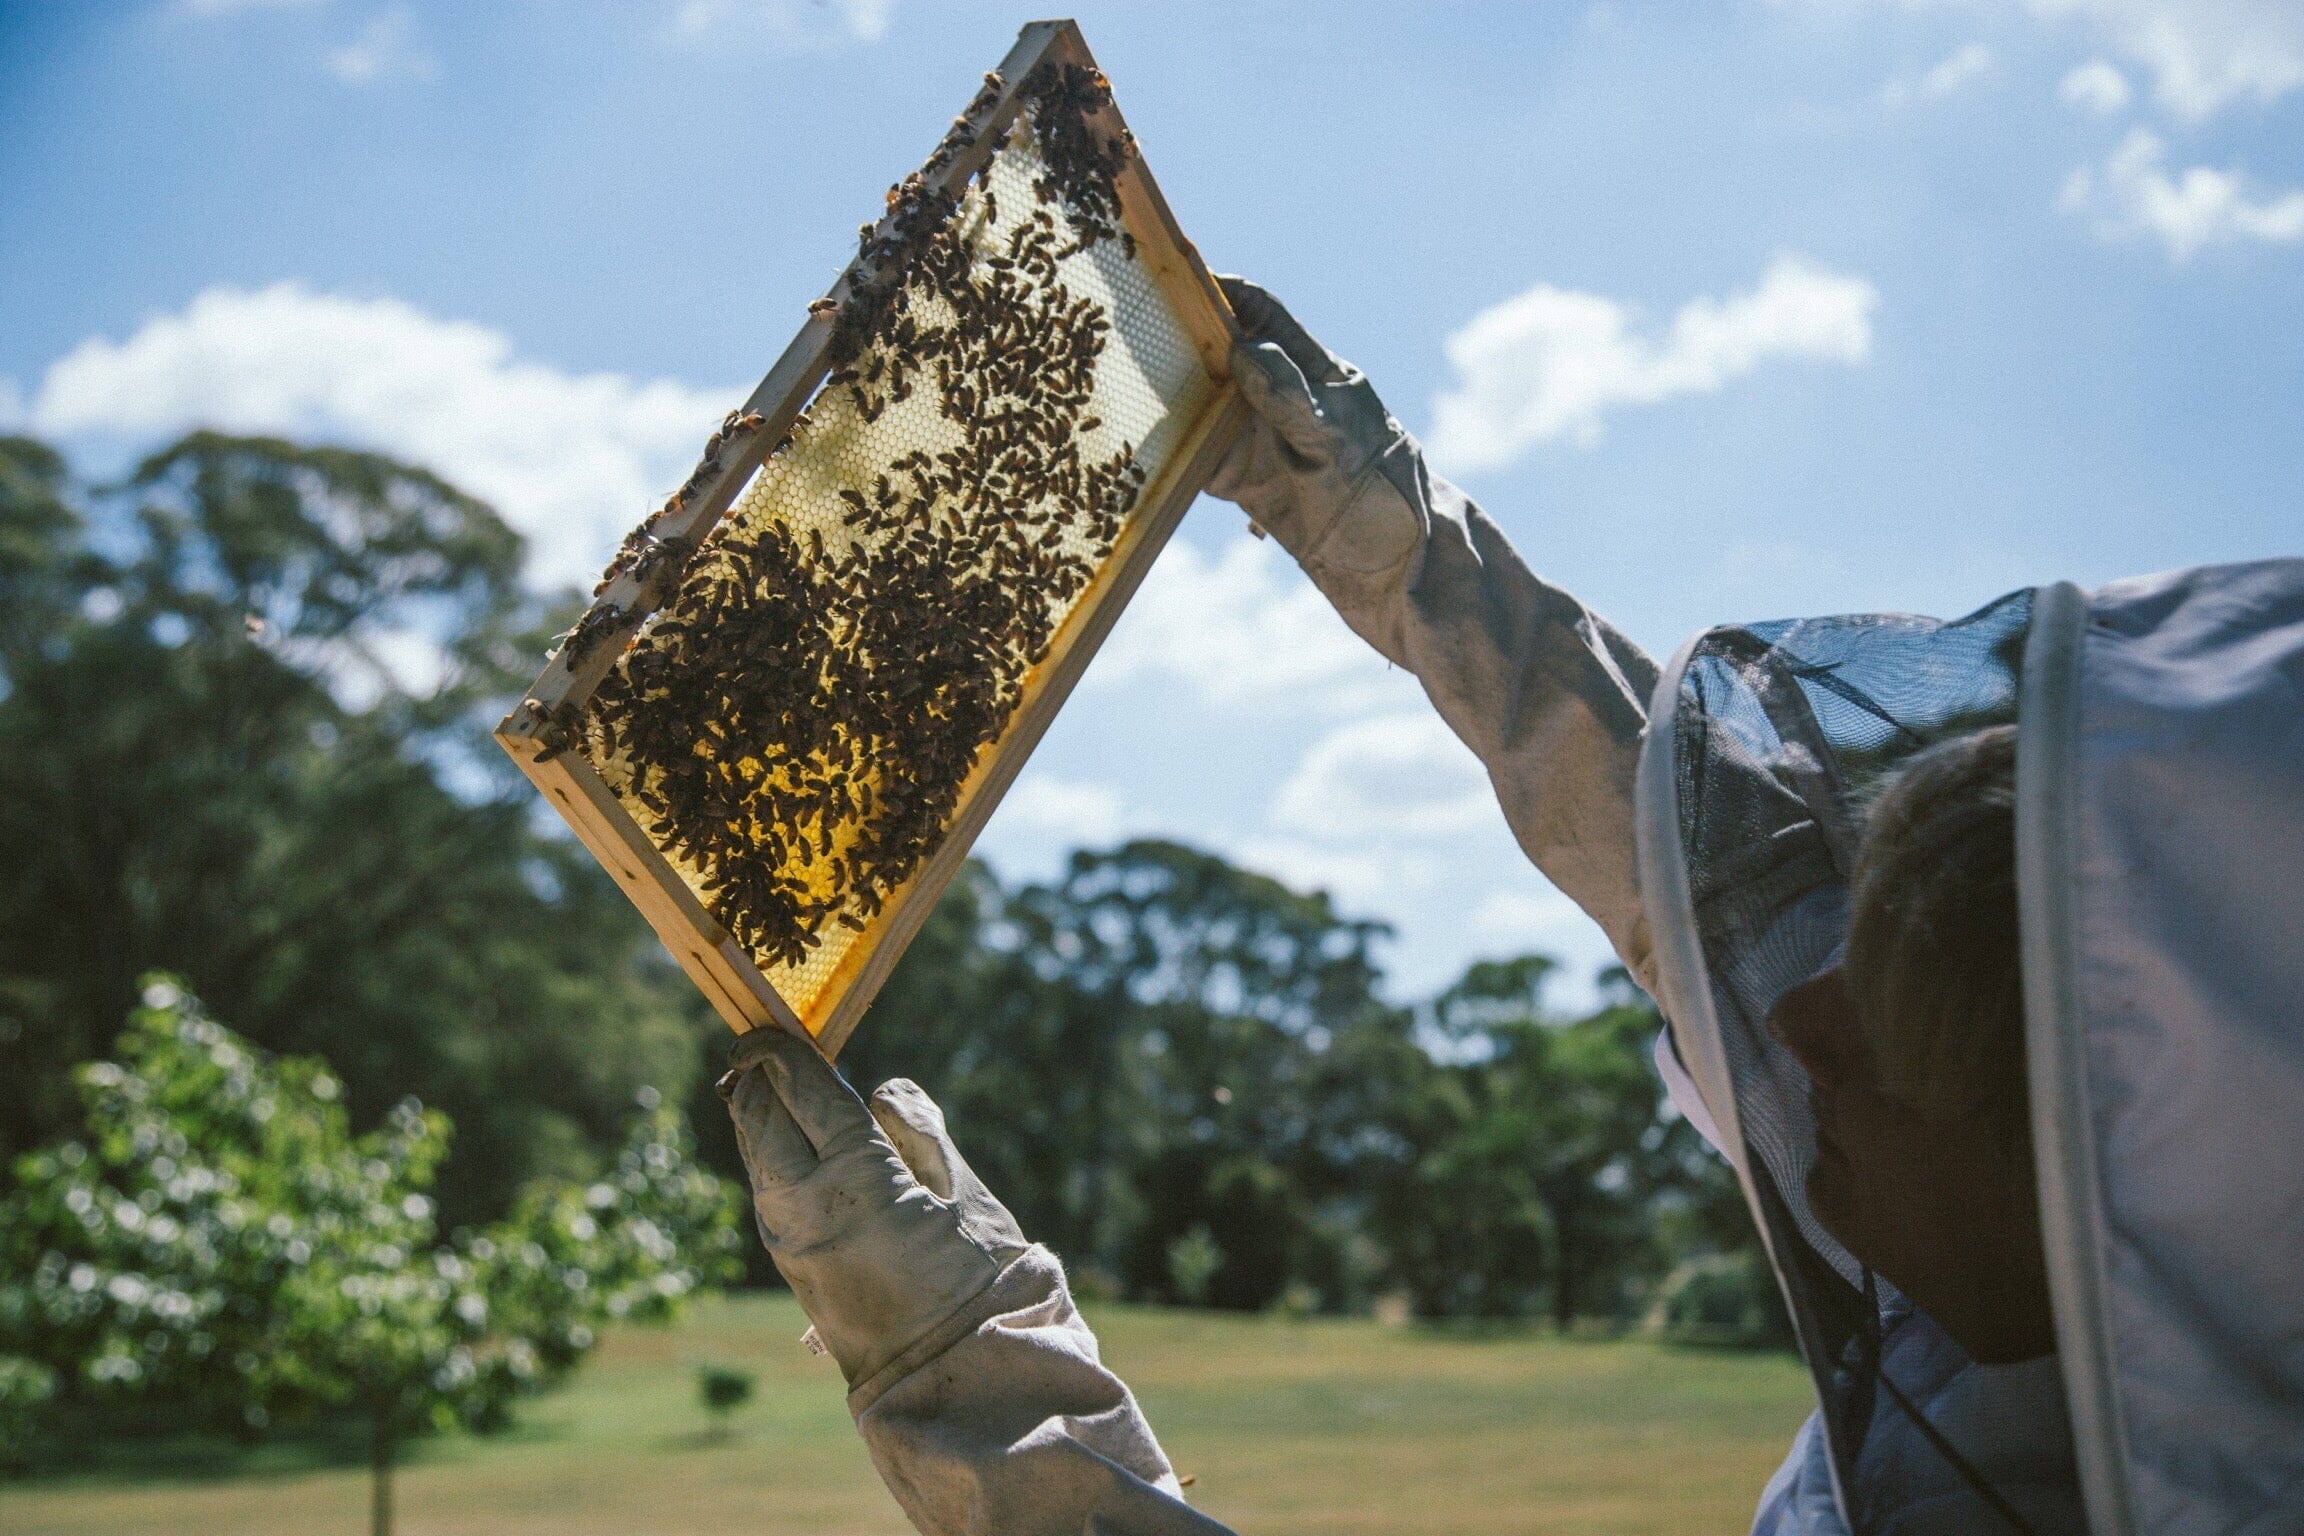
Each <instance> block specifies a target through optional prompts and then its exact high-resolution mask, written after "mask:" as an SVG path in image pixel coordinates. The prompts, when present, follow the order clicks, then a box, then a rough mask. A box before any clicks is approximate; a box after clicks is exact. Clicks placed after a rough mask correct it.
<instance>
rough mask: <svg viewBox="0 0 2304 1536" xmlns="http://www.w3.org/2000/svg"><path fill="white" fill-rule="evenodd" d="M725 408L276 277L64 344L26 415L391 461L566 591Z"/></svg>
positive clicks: (381, 303)
mask: <svg viewBox="0 0 2304 1536" xmlns="http://www.w3.org/2000/svg"><path fill="white" fill-rule="evenodd" d="M741 398H742V392H741V391H739V390H735V389H698V388H695V387H692V386H690V385H687V384H682V383H677V382H674V381H672V380H665V379H659V380H653V381H649V382H644V383H643V382H636V381H634V380H632V379H630V378H628V377H626V376H624V375H622V374H615V373H590V374H569V373H563V372H561V371H560V370H558V369H555V368H551V367H547V366H546V365H544V364H541V363H536V362H531V361H527V360H524V359H522V358H520V357H519V356H517V354H516V352H515V350H514V347H513V344H512V341H511V338H510V337H508V336H506V335H504V334H503V333H502V332H501V331H496V330H492V329H490V328H489V327H487V326H483V325H476V324H473V323H471V322H469V321H457V320H440V319H436V318H434V317H433V316H431V315H428V314H426V313H425V312H424V311H422V310H420V309H418V308H416V307H415V306H414V305H411V304H407V303H404V302H402V301H400V300H398V299H349V298H341V297H336V296H333V295H326V294H316V293H313V292H311V291H310V290H308V289H306V288H304V287H303V286H301V285H299V284H296V283H281V284H277V285H275V286H273V287H270V288H265V289H261V290H256V291H249V290H246V289H239V288H230V287H217V288H211V289H208V290H207V291H206V292H204V293H202V294H200V295H199V296H198V297H197V298H195V299H194V300H193V301H192V302H191V304H190V305H188V306H187V307H186V308H185V309H184V310H183V311H182V312H181V313H178V314H171V315H159V316H155V317H153V318H152V319H150V320H147V321H146V322H145V323H144V324H143V326H141V327H140V328H139V329H138V330H137V331H136V332H135V333H134V334H133V335H131V336H129V337H128V339H127V340H125V341H111V340H108V339H104V338H101V337H98V338H92V339H90V340H88V341H84V342H82V343H81V344H80V345H79V346H78V347H75V348H74V349H73V350H72V351H71V352H70V353H68V354H66V355H65V356H64V357H63V358H61V359H60V360H58V361H57V362H56V363H55V364H54V365H53V366H52V367H50V368H49V370H48V373H47V376H46V378H45V379H44V380H43V382H42V383H41V385H40V388H39V391H38V393H37V394H36V396H35V397H34V399H33V401H32V405H31V410H30V417H31V425H32V426H33V428H34V429H35V430H37V431H39V432H41V433H43V434H46V435H49V436H69V435H73V434H78V433H94V434H110V435H116V436H121V437H129V438H154V437H160V436H165V435H168V434H173V433H176V432H181V431H184V430H187V429H189V428H191V427H195V426H208V427H215V428H219V429H221V430H224V431H228V432H275V433H280V434H283V435H286V436H294V437H301V438H307V439H318V440H327V441H336V442H347V443H352V444H356V445H359V446H362V447H368V448H374V449H378V450H381V451H384V452H387V453H392V454H395V455H398V456H400V457H402V458H406V459H410V460H413V461H414V462H416V463H419V464H422V465H425V466H427V467H428V468H431V469H434V470H437V471H438V472H439V473H440V474H442V475H444V476H446V477H447V478H448V479H449V480H450V481H451V482H453V483H455V484H456V485H458V486H461V487H462V488H464V489H465V490H468V491H470V492H472V493H473V494H474V495H476V496H480V497H482V498H484V499H486V500H488V501H490V502H492V503H493V504H494V505H495V506H496V507H497V509H498V510H500V511H501V512H503V514H504V515H505V517H506V518H507V519H508V520H509V521H510V522H511V523H512V524H513V525H514V526H515V527H517V528H519V529H520V530H521V531H522V532H523V533H525V534H527V535H528V538H529V541H530V560H531V570H532V574H534V575H536V576H537V577H538V578H540V579H543V580H547V581H572V580H588V579H589V578H590V577H591V575H592V574H593V573H595V572H596V571H597V570H598V569H599V567H600V565H601V564H602V563H603V562H604V561H605V560H606V559H607V556H608V553H609V552H610V551H611V550H612V549H613V548H614V547H615V544H616V541H617V540H618V539H620V538H621V537H623V535H624V533H625V532H626V530H628V529H629V528H631V527H632V526H633V525H634V524H635V523H637V522H638V521H639V520H640V519H641V517H642V516H644V515H645V514H646V513H647V511H648V509H649V507H650V505H651V504H652V502H653V501H654V500H655V499H656V498H658V497H660V496H662V495H663V494H664V493H665V492H667V491H669V490H670V489H672V488H673V487H674V486H676V485H678V484H679V482H680V480H681V478H682V477H683V476H684V475H685V474H686V473H687V471H688V468H689V466H690V464H692V463H693V462H694V459H695V456H696V453H697V452H698V450H699V449H700V448H701V447H702V445H703V441H704V439H705V437H706V436H707V435H708V434H709V433H710V431H711V429H712V426H713V424H714V423H715V422H717V421H718V420H719V419H720V417H721V416H722V415H723V414H725V413H726V412H727V411H728V409H729V408H730V407H731V406H733V405H735V404H736V403H737V401H738V400H739V399H741Z"/></svg>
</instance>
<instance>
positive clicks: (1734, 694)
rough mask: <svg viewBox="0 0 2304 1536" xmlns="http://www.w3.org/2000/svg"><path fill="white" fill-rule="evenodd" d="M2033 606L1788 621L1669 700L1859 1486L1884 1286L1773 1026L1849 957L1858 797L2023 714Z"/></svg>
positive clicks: (1786, 1217) (1694, 889)
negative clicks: (1844, 1206) (1815, 1185)
mask: <svg viewBox="0 0 2304 1536" xmlns="http://www.w3.org/2000/svg"><path fill="white" fill-rule="evenodd" d="M2031 615H2032V594H2031V593H2030V592H2028V591H2027V592H2019V593H2015V594H2012V595H2010V596H2008V597H2004V598H2002V599H2000V600H1999V601H1998V602H1995V603H1993V604H1991V605H1990V606H1989V607H1986V608H1984V609H1981V610H1979V611H1978V612H1976V613H1973V614H1971V615H1969V616H1968V617H1967V618H1964V619H1957V620H1953V621H1951V622H1943V621H1940V620H1935V619H1921V618H1912V617H1908V616H1904V615H1869V616H1859V617H1850V618H1831V619H1803V620H1788V621H1784V622H1779V623H1770V624H1755V625H1749V626H1742V627H1733V628H1723V629H1717V630H1714V631H1712V632H1711V633H1710V634H1708V635H1706V636H1705V637H1704V638H1703V639H1702V640H1701V641H1699V642H1698V643H1697V646H1696V648H1695V651H1694V653H1693V655H1692V657H1691V659H1690V661H1689V663H1688V667H1687V670H1686V672H1685V674H1684V675H1683V677H1682V682H1681V692H1680V698H1679V702H1678V705H1677V707H1676V709H1675V712H1674V733H1673V749H1674V768H1675V780H1676V784H1677V789H1678V798H1679V805H1678V811H1679V831H1680V838H1681V846H1682V849H1683V851H1684V854H1685V857H1686V860H1687V868H1688V886H1689V894H1690V897H1691V901H1692V905H1693V909H1694V915H1695V920H1696V928H1697V937H1698V942H1699V944H1700V946H1701V949H1702V953H1703V957H1704V963H1705V968H1706V971H1707V979H1708V981H1709V985H1710V991H1711V994H1712V999H1713V1006H1714V1011H1715V1013H1716V1014H1717V1016H1718V1024H1719V1030H1720V1036H1721V1040H1720V1044H1721V1048H1722V1054H1723V1056H1724V1057H1725V1059H1726V1062H1727V1066H1728V1073H1729V1079H1730V1086H1731V1089H1732V1091H1733V1092H1734V1094H1735V1098H1736V1112H1737V1117H1738V1120H1739V1122H1740V1126H1741V1131H1742V1135H1743V1138H1744V1142H1745V1148H1746V1153H1747V1162H1748V1165H1749V1167H1750V1170H1751V1173H1752V1180H1753V1184H1754V1187H1755V1191H1756V1193H1757V1196H1758V1203H1759V1206H1760V1216H1761V1218H1762V1220H1763V1221H1764V1222H1765V1223H1766V1224H1767V1226H1768V1228H1769V1238H1770V1241H1771V1244H1772V1246H1773V1247H1774V1249H1775V1251H1776V1253H1777V1255H1778V1258H1779V1261H1780V1263H1781V1267H1782V1268H1783V1270H1784V1272H1785V1279H1786V1285H1787V1288H1788V1290H1789V1291H1790V1292H1791V1296H1792V1303H1793V1312H1794V1322H1795V1325H1796V1326H1797V1328H1798V1330H1799V1333H1800V1339H1801V1345H1802V1348H1803V1350H1804V1352H1805V1353H1806V1355H1807V1357H1808V1362H1809V1365H1810V1367H1811V1369H1812V1370H1813V1371H1814V1373H1815V1375H1816V1381H1817V1390H1818V1395H1819V1397H1820V1399H1821V1401H1822V1403H1823V1405H1824V1412H1825V1416H1826V1420H1827V1423H1828V1425H1829V1427H1830V1429H1831V1439H1832V1444H1833V1450H1834V1454H1835V1457H1836V1458H1837V1459H1838V1460H1839V1463H1840V1465H1841V1469H1842V1475H1843V1479H1844V1480H1845V1478H1846V1476H1847V1474H1848V1470H1849V1467H1850V1465H1851V1464H1852V1461H1853V1458H1854V1456H1855V1454H1856V1451H1857V1449H1858V1448H1859V1447H1860V1446H1861V1445H1862V1443H1863V1440H1864V1435H1865V1432H1866V1430H1867V1428H1868V1426H1869V1422H1870V1416H1871V1412H1872V1404H1873V1389H1874V1385H1875V1381H1876V1370H1877V1363H1878V1350H1879V1336H1880V1315H1881V1313H1880V1309H1881V1306H1882V1305H1883V1300H1884V1298H1883V1294H1882V1293H1883V1292H1885V1291H1886V1290H1887V1289H1888V1288H1887V1286H1886V1284H1885V1282H1879V1281H1876V1280H1875V1279H1874V1277H1873V1276H1871V1275H1869V1274H1868V1273H1866V1272H1865V1271H1864V1269H1863V1267H1862V1266H1861V1265H1860V1264H1858V1263H1857V1261H1856V1260H1855V1259H1854V1258H1853V1257H1852V1256H1851V1255H1850V1254H1849V1253H1848V1252H1847V1250H1845V1249H1844V1248H1842V1247H1841V1246H1840V1245H1839V1244H1838V1243H1837V1242H1835V1241H1834V1240H1833V1239H1832V1237H1831V1236H1830V1234H1828V1233H1826V1232H1825V1231H1824V1230H1823V1228H1822V1227H1820V1226H1819V1225H1818V1224H1817V1223H1816V1221H1815V1219H1814V1217H1812V1216H1811V1215H1810V1214H1809V1211H1808V1203H1807V1198H1806V1194H1805V1190H1806V1185H1807V1177H1808V1169H1809V1166H1810V1164H1811V1163H1813V1162H1814V1160H1815V1156H1816V1138H1815V1128H1814V1125H1813V1123H1812V1121H1811V1120H1810V1117H1809V1111H1808V1079H1807V1074H1806V1073H1805V1072H1804V1071H1803V1070H1802V1069H1801V1067H1800V1064H1799V1063H1798V1062H1797V1061H1796V1060H1794V1059H1793V1057H1792V1055H1791V1053H1790V1052H1788V1051H1786V1050H1785V1049H1784V1048H1783V1047H1782V1046H1780V1045H1778V1044H1777V1043H1776V1042H1775V1041H1774V1040H1773V1039H1772V1038H1770V1036H1769V1034H1768V1032H1767V1030H1766V1029H1765V1027H1764V1025H1763V1021H1764V1020H1765V1019H1766V1018H1767V1016H1768V1012H1769V1010H1770V1009H1771V1008H1772V1007H1773V1006H1774V1005H1775V1003H1776V1000H1777V999H1778V998H1780V997H1781V996H1783V994H1784V993H1785V992H1786V991H1788V990H1790V989H1791V988H1792V987H1794V986H1796V985H1798V984H1799V983H1801V982H1803V981H1805V980H1807V979H1808V978H1809V977H1811V976H1814V975H1815V974H1816V973H1817V972H1818V971H1820V970H1822V969H1823V968H1824V967H1825V966H1826V965H1828V964H1830V963H1832V962H1833V961H1834V960H1835V959H1836V958H1837V956H1838V953H1839V950H1840V947H1841V944H1842V942H1843V940H1844V939H1845V937H1846V933H1847V922H1848V874H1849V871H1850V870H1851V868H1852V867H1853V864H1854V861H1855V854H1856V849H1857V846H1858V844H1859V842H1860V841H1861V836H1862V826H1863V806H1864V805H1865V803H1866V802H1867V800H1868V799H1869V797H1870V795H1871V794H1872V792H1873V791H1874V790H1875V788H1876V787H1877V786H1878V785H1879V783H1880V781H1881V780H1882V778H1883V777H1884V776H1885V775H1886V774H1888V773H1889V772H1890V771H1892V770H1893V769H1894V768H1895V767H1896V766H1897V765H1898V764H1899V763H1901V762H1903V761H1905V760H1906V759H1907V758H1909V757H1910V756H1911V755H1912V754H1913V753H1915V752H1917V751H1919V750H1920V749H1922V748H1924V747H1927V746H1930V745H1932V744H1934V743H1935V742H1938V741H1942V740H1944V739H1946V738H1948V737H1952V736H1957V735H1961V734H1963V733H1965V732H1968V731H1973V730H1979V729H1982V728H1984V727H1986V726H1991V725H1997V724H2002V723H2006V722H2009V721H2012V720H2014V719H2015V717H2016V687H2017V676H2018V671H2019V668H2020V666H2021V662H2022V658H2023V648H2024V637H2025V632H2026V629H2027V627H2028V626H2029V624H2030V621H2031Z"/></svg>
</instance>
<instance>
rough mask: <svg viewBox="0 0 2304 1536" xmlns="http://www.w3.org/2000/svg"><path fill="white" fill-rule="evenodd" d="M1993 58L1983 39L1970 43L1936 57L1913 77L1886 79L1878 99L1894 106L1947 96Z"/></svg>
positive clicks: (1978, 73) (1988, 64)
mask: <svg viewBox="0 0 2304 1536" xmlns="http://www.w3.org/2000/svg"><path fill="white" fill-rule="evenodd" d="M1993 62H1994V59H1993V53H1992V50H1991V49H1989V48H1987V47H1985V46H1984V45H1983V44H1982V43H1970V44H1968V45H1967V46H1965V47H1963V48H1959V49H1956V50H1955V51H1953V52H1952V53H1950V54H1948V55H1946V56H1945V57H1944V58H1942V59H1940V60H1938V61H1937V63H1936V64H1934V65H1933V66H1932V67H1930V68H1929V70H1928V71H1927V72H1926V73H1925V74H1923V75H1921V76H1920V77H1919V78H1918V79H1916V80H1891V81H1889V82H1888V84H1887V86H1886V87H1885V88H1884V89H1883V90H1882V91H1881V93H1880V95H1881V99H1882V100H1883V101H1885V102H1887V103H1888V105H1890V106H1892V107H1893V106H1902V105H1903V104H1904V103H1906V102H1908V101H1933V100H1935V99H1937V98H1938V97H1943V96H1949V95H1951V94H1952V93H1953V92H1954V91H1957V90H1958V89H1960V87H1962V86H1964V85H1966V84H1967V83H1968V82H1969V81H1971V80H1973V79H1975V78H1976V77H1977V76H1978V75H1981V74H1983V73H1984V72H1985V71H1986V70H1988V69H1990V68H1991V67H1992V65H1993Z"/></svg>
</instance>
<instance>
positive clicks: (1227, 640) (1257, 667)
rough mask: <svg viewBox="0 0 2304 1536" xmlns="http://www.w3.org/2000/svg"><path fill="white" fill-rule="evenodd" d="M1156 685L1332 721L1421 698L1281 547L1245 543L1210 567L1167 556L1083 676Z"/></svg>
mask: <svg viewBox="0 0 2304 1536" xmlns="http://www.w3.org/2000/svg"><path fill="white" fill-rule="evenodd" d="M1161 678H1173V679H1176V680H1179V681H1182V682H1184V683H1186V684H1188V685H1189V686H1190V687H1191V688H1192V690H1193V691H1194V692H1195V693H1196V694H1197V695H1198V696H1199V697H1200V698H1201V699H1202V700H1203V701H1205V702H1207V703H1210V704H1216V705H1221V706H1227V707H1243V706H1250V705H1271V704H1275V703H1286V704H1289V705H1291V706H1293V707H1296V708H1300V709H1309V710H1315V711H1335V710H1340V709H1352V708H1367V707H1369V706H1371V705H1373V704H1377V703H1379V702H1400V701H1405V700H1410V699H1414V698H1417V697H1420V694H1419V693H1418V690H1417V688H1416V684H1415V681H1414V679H1412V678H1410V677H1408V675H1407V674H1405V673H1400V672H1395V671H1393V670H1392V669H1391V668H1390V667H1389V666H1388V665H1387V664H1386V662H1385V661H1384V658H1383V657H1381V656H1379V655H1377V654H1376V652H1375V651H1373V650H1371V649H1370V648H1369V646H1368V643H1367V642H1366V641H1364V640H1362V639H1361V638H1360V637H1359V636H1358V635H1355V634H1354V633H1352V631H1351V630H1350V629H1348V628H1346V627H1345V625H1344V621H1343V620H1342V619H1339V618H1338V617H1337V616H1336V610H1335V609H1334V608H1333V607H1331V606H1330V605H1329V602H1328V599H1326V598H1325V597H1322V596H1321V595H1320V592H1319V589H1318V588H1316V587H1314V586H1313V585H1312V584H1311V582H1309V581H1307V580H1305V578H1304V577H1303V575H1302V574H1301V573H1299V572H1298V571H1297V569H1296V565H1295V562H1294V561H1292V560H1290V559H1289V558H1288V557H1287V555H1286V554H1285V553H1283V552H1282V551H1281V550H1280V548H1279V546H1277V545H1275V544H1273V543H1271V542H1270V541H1269V540H1264V539H1256V538H1252V537H1250V536H1249V535H1247V534H1245V533H1243V534H1241V535H1240V536H1239V537H1238V538H1237V539H1235V540H1234V541H1233V542H1232V543H1230V544H1228V545H1226V546H1225V547H1224V549H1223V550H1222V552H1221V553H1220V554H1218V555H1216V556H1215V557H1214V558H1211V557H1210V556H1208V555H1206V554H1203V553H1202V552H1201V551H1200V550H1199V549H1197V548H1195V547H1194V546H1192V545H1190V544H1187V543H1184V542H1183V541H1181V540H1179V541H1177V542H1175V543H1173V544H1170V545H1169V546H1168V548H1167V549H1166V550H1164V551H1163V552H1162V553H1161V555H1160V558H1159V560H1158V561H1157V562H1156V563H1155V564H1154V565H1153V567H1152V570H1151V572H1150V573H1149V574H1148V575H1147V576H1146V577H1145V578H1144V585H1143V586H1142V587H1140V588H1139V589H1138V590H1137V593H1136V596H1135V598H1134V599H1133V600H1132V601H1131V602H1130V603H1129V605H1128V607H1127V609H1126V610H1125V611H1124V612H1123V613H1122V614H1121V616H1120V621H1119V623H1118V624H1116V625H1114V626H1113V630H1112V636H1111V638H1110V639H1109V640H1108V641H1107V642H1106V643H1105V645H1104V648H1103V650H1101V651H1100V652H1098V653H1097V656H1096V662H1095V665H1094V666H1093V667H1092V668H1090V670H1089V673H1088V680H1089V682H1090V684H1091V685H1092V686H1095V687H1098V688H1111V687H1116V686H1120V685H1124V684H1128V683H1133V682H1137V681H1139V680H1144V679H1161Z"/></svg>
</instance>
